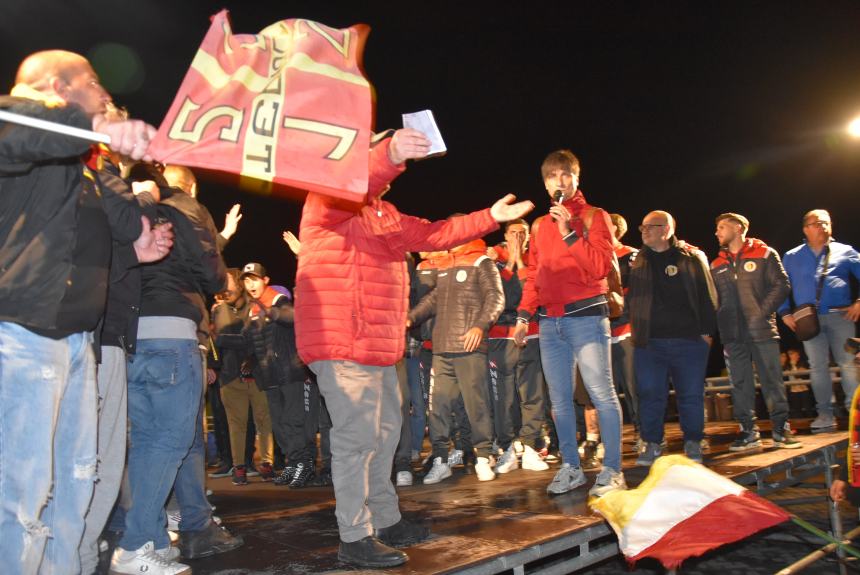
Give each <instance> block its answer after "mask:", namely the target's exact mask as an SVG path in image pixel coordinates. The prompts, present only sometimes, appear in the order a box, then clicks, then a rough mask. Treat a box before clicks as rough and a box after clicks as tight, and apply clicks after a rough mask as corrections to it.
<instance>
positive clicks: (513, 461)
mask: <svg viewBox="0 0 860 575" xmlns="http://www.w3.org/2000/svg"><path fill="white" fill-rule="evenodd" d="M519 468H520V462H519V461H517V452H516V448H515V447H514V444H513V443H511V444H510V445H509V446H508V448H507V449H506V450H505V451H504V452H503V453H502V456H501V457H499V462H498V463H496V473H510V472H511V471H514V470H515V469H519ZM476 471H477V466H476Z"/></svg>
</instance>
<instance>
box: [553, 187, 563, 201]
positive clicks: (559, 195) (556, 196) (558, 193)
mask: <svg viewBox="0 0 860 575" xmlns="http://www.w3.org/2000/svg"><path fill="white" fill-rule="evenodd" d="M563 199H564V192H562V191H561V190H556V191H555V193H554V194H553V195H552V201H554V202H555V203H556V204H561V201H562V200H563Z"/></svg>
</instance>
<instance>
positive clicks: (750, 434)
mask: <svg viewBox="0 0 860 575" xmlns="http://www.w3.org/2000/svg"><path fill="white" fill-rule="evenodd" d="M760 447H761V434H759V432H758V429H757V428H753V429H750V430H742V431H741V436H740V437H738V438H737V439H735V440H734V441H732V444H731V445H729V451H749V450H751V449H759V448H760Z"/></svg>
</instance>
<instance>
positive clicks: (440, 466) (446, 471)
mask: <svg viewBox="0 0 860 575" xmlns="http://www.w3.org/2000/svg"><path fill="white" fill-rule="evenodd" d="M460 453H462V451H461V452H460ZM449 477H451V466H450V465H448V464H447V463H442V458H441V457H437V458H436V459H434V460H433V467H431V468H430V471H429V472H427V475H425V476H424V485H432V484H434V483H439V482H440V481H442V480H443V479H448V478H449Z"/></svg>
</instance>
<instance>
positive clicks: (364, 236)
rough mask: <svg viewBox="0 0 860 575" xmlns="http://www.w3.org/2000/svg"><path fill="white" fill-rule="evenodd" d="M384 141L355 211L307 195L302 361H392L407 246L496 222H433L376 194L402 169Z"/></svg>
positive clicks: (300, 289) (433, 245)
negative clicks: (365, 198) (409, 213)
mask: <svg viewBox="0 0 860 575" xmlns="http://www.w3.org/2000/svg"><path fill="white" fill-rule="evenodd" d="M388 143H389V142H387V141H386V142H383V143H382V144H380V145H378V146H376V147H375V148H373V150H372V151H371V159H370V174H371V177H370V185H369V191H368V204H367V205H365V206H364V207H363V208H361V210H360V211H358V212H354V211H348V210H344V209H342V208H339V207H336V206H335V205H334V203H333V202H332V201H331V200H329V199H327V198H326V197H325V196H322V195H319V194H313V193H311V194H308V197H307V199H306V200H305V206H304V210H303V212H302V222H301V227H300V231H299V239H300V240H301V243H302V252H301V256H300V257H299V266H298V272H297V274H296V339H297V343H298V348H299V355H300V356H301V358H302V360H304V361H305V363H308V364H310V363H311V362H314V361H320V360H348V361H354V362H357V363H362V364H365V365H378V366H387V365H394V364H395V363H396V362H397V361H398V360H399V359H400V358H402V357H403V352H404V347H405V341H406V337H405V331H406V312H407V311H408V307H409V302H408V298H409V276H408V273H407V269H406V260H405V257H406V252H416V251H435V250H443V249H447V248H449V247H452V246H456V245H459V244H462V243H465V242H467V241H469V240H472V239H474V238H479V237H481V236H484V235H486V234H488V233H489V232H491V231H493V230H496V229H497V228H498V224H497V223H496V222H495V220H493V218H492V216H490V210H489V209H486V210H481V211H479V212H474V213H472V214H469V215H467V216H461V217H455V218H450V219H448V220H443V221H439V222H433V223H431V222H429V221H427V220H424V219H421V218H416V217H412V216H407V215H405V214H401V213H400V212H398V211H397V208H395V207H394V206H393V205H392V204H390V203H388V202H385V201H382V200H381V199H380V194H381V192H382V190H383V189H384V188H385V185H386V184H387V183H388V182H389V181H391V180H392V179H394V178H395V177H396V176H397V175H398V174H399V173H400V172H401V171H402V170H403V168H402V167H397V166H393V165H391V163H390V161H389V160H388Z"/></svg>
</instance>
